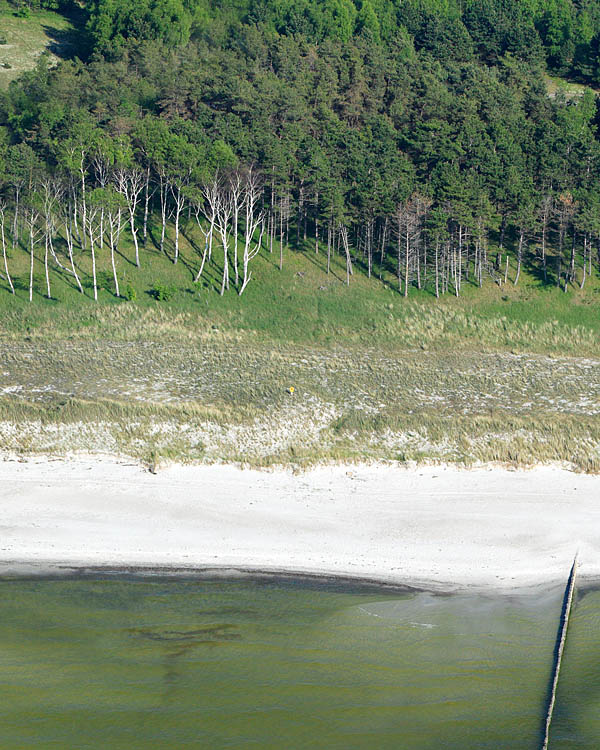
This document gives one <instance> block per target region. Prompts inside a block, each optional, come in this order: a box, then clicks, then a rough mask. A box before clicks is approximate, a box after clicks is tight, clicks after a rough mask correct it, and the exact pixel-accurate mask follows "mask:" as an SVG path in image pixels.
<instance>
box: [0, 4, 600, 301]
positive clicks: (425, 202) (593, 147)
mask: <svg viewBox="0 0 600 750" xmlns="http://www.w3.org/2000/svg"><path fill="white" fill-rule="evenodd" d="M40 7H43V8H54V9H57V10H58V11H59V12H61V13H65V14H69V13H71V14H76V15H77V18H78V19H79V22H80V24H81V35H80V46H79V48H78V49H76V50H73V51H72V54H71V55H70V56H69V59H63V60H61V61H60V62H59V63H58V64H57V65H54V64H51V63H50V61H49V58H48V56H47V55H42V56H41V58H40V60H39V62H38V64H37V66H36V68H35V70H32V71H30V72H26V73H24V74H23V75H21V76H20V78H19V79H17V80H16V81H13V82H12V83H11V84H10V86H9V87H8V89H7V90H6V91H0V242H1V246H2V255H3V258H2V269H1V273H2V277H1V279H0V293H2V294H4V293H9V294H10V293H13V294H14V293H15V288H17V290H18V289H19V288H22V289H23V291H25V292H26V293H27V294H28V297H29V300H32V299H33V297H34V294H36V293H39V291H36V289H37V290H39V286H36V283H35V280H36V279H37V278H38V277H39V278H40V279H43V292H42V294H43V295H44V296H47V297H48V298H52V278H53V274H54V273H55V272H57V271H58V272H60V273H62V274H65V275H67V276H68V277H69V278H71V279H72V282H73V284H74V285H75V286H76V287H77V288H78V289H79V291H80V292H81V293H82V294H86V295H91V296H93V298H94V299H97V298H98V288H99V286H100V285H101V283H106V278H107V275H108V277H109V278H110V285H111V291H112V292H113V293H114V294H115V295H116V296H117V297H125V298H128V299H132V298H133V297H134V296H135V290H134V289H133V288H132V287H131V285H130V284H127V283H123V279H121V278H120V274H119V270H118V263H117V262H116V258H117V256H118V253H119V252H123V248H124V247H125V248H126V252H128V253H130V255H131V261H132V263H134V264H135V265H136V266H137V267H140V266H143V264H144V263H145V262H146V261H145V253H146V251H147V248H148V246H149V243H152V245H153V246H154V247H155V248H156V249H157V250H159V251H160V252H161V253H164V254H165V255H166V256H168V257H169V258H170V260H171V261H172V262H173V263H175V264H176V263H178V262H179V260H180V243H181V242H182V236H183V235H184V234H185V237H186V239H185V242H186V243H187V242H189V243H190V244H191V246H192V247H193V249H194V253H195V261H194V263H193V264H192V265H191V266H190V269H189V271H190V282H191V283H196V284H200V283H201V281H202V278H203V274H206V273H207V269H209V268H212V269H213V272H218V275H219V283H218V285H217V286H216V288H217V290H218V292H219V293H220V294H221V295H223V294H226V293H227V292H228V291H229V292H236V293H237V294H240V295H241V294H242V293H243V292H244V291H245V289H246V288H247V286H248V284H249V283H252V268H253V263H254V262H255V259H256V258H257V256H258V255H259V254H261V253H262V254H265V253H268V254H272V257H274V258H276V262H275V263H274V264H273V265H274V266H278V267H279V268H280V269H281V268H282V267H283V265H284V264H285V262H286V256H287V254H288V253H289V252H301V253H313V254H320V255H321V256H322V257H323V258H325V259H326V261H325V262H326V267H327V271H329V268H330V263H331V259H332V258H334V257H338V258H339V257H341V258H342V259H343V263H344V267H345V281H346V283H347V284H348V285H351V284H352V277H353V276H354V275H355V274H356V273H361V274H365V275H366V276H368V277H369V278H373V283H378V282H379V280H380V279H382V278H385V279H387V280H389V279H392V280H393V285H394V287H395V288H396V289H397V291H398V292H399V293H400V294H401V295H403V296H409V294H410V293H411V290H413V289H422V288H424V287H427V288H428V289H430V290H431V292H432V293H433V294H434V295H435V296H436V297H441V296H442V295H445V294H453V295H456V296H459V295H460V294H461V288H463V287H464V285H465V284H469V285H471V286H472V285H475V286H482V285H483V284H484V283H486V280H487V281H491V283H496V284H498V285H502V284H505V283H507V282H509V279H510V282H511V283H513V284H518V283H519V280H520V278H521V274H522V272H527V273H528V274H530V275H533V276H534V277H536V278H537V279H538V280H539V282H540V283H541V284H544V285H548V286H555V287H559V288H560V289H561V290H564V292H568V291H569V290H571V289H574V288H583V287H584V285H585V284H586V281H587V280H588V279H590V277H593V276H595V275H596V274H597V273H598V270H599V269H600V197H599V196H600V169H599V166H600V143H599V141H598V132H597V131H598V124H599V121H600V118H599V109H598V99H597V95H596V91H595V87H596V86H599V85H600V1H599V0H580V1H579V2H577V1H575V0H550V1H542V0H462V1H461V0H354V1H353V0H300V1H299V0H293V1H292V0H238V1H236V0H231V1H230V2H228V1H227V0H224V1H223V2H220V1H217V2H209V1H208V0H140V2H136V3H131V2H128V0H89V2H86V3H85V4H84V5H77V6H75V5H73V4H71V3H70V2H69V1H68V0H37V2H36V0H31V2H25V1H24V0H11V2H6V0H5V2H4V3H2V4H0V41H3V39H2V33H1V32H2V17H3V14H4V15H6V14H9V13H10V14H17V15H20V16H22V17H24V18H26V17H27V16H28V15H29V14H32V13H33V14H35V13H36V12H37V10H38V9H39V8H40ZM4 41H5V43H6V40H4ZM549 72H550V73H552V74H553V75H556V76H562V77H564V78H567V79H569V80H573V81H578V82H580V83H582V84H584V86H585V88H584V87H581V93H578V94H576V95H568V96H567V95H566V94H565V93H564V92H561V91H560V90H559V91H558V93H556V94H554V95H549V93H548V89H547V82H546V78H547V75H548V73H549ZM25 258H26V259H27V267H28V273H27V277H24V276H19V275H18V274H17V276H18V278H17V279H13V276H15V272H14V270H13V269H14V268H15V267H18V268H21V267H22V266H23V262H24V259H25ZM273 272H275V270H274V271H273ZM102 280H104V281H102ZM154 293H155V295H156V296H157V297H158V298H163V297H164V298H166V297H168V296H169V294H170V290H169V286H168V280H165V283H164V284H160V283H159V284H157V285H156V288H155V289H154Z"/></svg>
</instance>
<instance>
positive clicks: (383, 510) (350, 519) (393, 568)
mask: <svg viewBox="0 0 600 750" xmlns="http://www.w3.org/2000/svg"><path fill="white" fill-rule="evenodd" d="M0 502H1V507H2V520H1V521H0V526H1V528H2V534H1V544H0V571H1V572H2V573H3V574H4V575H12V574H23V573H28V574H30V573H34V574H35V573H43V572H46V571H52V570H54V571H56V570H68V571H72V569H73V568H95V567H102V568H105V569H106V568H108V569H115V570H116V569H122V568H125V569H128V568H142V569H146V568H147V569H149V570H154V569H161V570H165V569H177V570H179V571H182V570H183V571H184V572H185V571H187V570H189V571H199V570H204V571H206V570H215V571H230V572H233V571H235V570H237V571H250V572H258V571H262V572H270V573H290V574H300V575H309V574H310V575H326V576H340V577H347V578H356V579H368V580H371V581H378V582H382V583H390V584H397V585H409V586H416V587H423V588H431V589H434V590H443V591H455V590H462V589H479V588H481V589H496V590H504V591H510V590H514V589H523V588H527V587H532V586H540V585H547V584H551V583H556V582H559V581H566V578H567V576H568V572H569V568H570V565H571V563H572V560H573V557H574V555H575V552H576V551H579V562H580V569H579V572H580V577H581V578H590V579H591V578H595V577H598V576H600V477H598V476H595V475H586V474H576V473H573V472H570V471H567V470H566V469H563V468H561V467H558V466H539V467H536V468H533V469H530V470H510V469H507V468H502V467H497V466H485V467H480V468H474V469H468V470H467V469H461V468H457V467H454V466H431V465H429V466H422V467H419V466H412V467H410V468H404V467H400V466H394V465H387V464H373V465H356V466H352V465H335V466H321V467H318V468H314V469H311V470H308V471H305V472H301V473H297V472H293V471H291V470H284V469H278V470H272V471H258V470H251V469H242V468H238V467H235V466H232V465H196V466H182V465H174V466H170V467H166V468H164V469H162V470H160V471H159V472H158V473H156V474H153V473H150V472H148V471H147V470H145V469H144V468H143V467H142V466H140V465H137V464H133V463H127V462H125V461H122V460H121V461H119V460H116V459H112V458H102V457H97V456H79V457H74V458H68V459H51V458H30V459H28V460H24V459H16V458H14V459H5V460H3V461H0Z"/></svg>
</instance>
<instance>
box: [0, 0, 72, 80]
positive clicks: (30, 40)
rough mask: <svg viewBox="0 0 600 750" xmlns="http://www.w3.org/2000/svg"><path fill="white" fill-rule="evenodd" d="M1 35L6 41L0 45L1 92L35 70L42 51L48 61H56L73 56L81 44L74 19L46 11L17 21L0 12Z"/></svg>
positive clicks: (6, 13) (11, 15)
mask: <svg viewBox="0 0 600 750" xmlns="http://www.w3.org/2000/svg"><path fill="white" fill-rule="evenodd" d="M0 36H1V37H3V38H4V39H5V40H6V42H7V43H6V44H0V89H5V88H7V86H8V84H9V83H10V82H11V81H13V80H15V78H17V77H18V76H19V75H21V73H23V72H25V71H26V70H31V69H32V68H34V67H35V65H36V63H37V61H38V58H39V56H40V55H41V54H42V53H43V52H47V53H48V54H49V56H50V61H51V62H52V61H56V60H57V59H58V58H59V57H69V56H70V55H71V54H74V53H75V52H76V50H77V48H78V44H79V42H80V32H79V31H78V30H77V28H76V26H75V24H74V22H73V20H71V19H69V18H67V17H65V16H63V15H61V14H59V13H54V12H52V11H47V10H43V11H36V12H35V13H32V14H31V15H30V17H29V18H19V17H17V16H16V15H15V14H14V13H13V12H11V11H10V10H7V9H6V8H5V10H4V11H2V10H0ZM5 66H9V67H5Z"/></svg>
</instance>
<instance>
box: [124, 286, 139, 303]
mask: <svg viewBox="0 0 600 750" xmlns="http://www.w3.org/2000/svg"><path fill="white" fill-rule="evenodd" d="M123 297H125V299H126V300H129V302H135V301H136V299H137V292H136V290H135V287H134V286H133V284H130V283H129V282H127V284H125V289H123Z"/></svg>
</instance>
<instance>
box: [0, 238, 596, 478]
mask: <svg viewBox="0 0 600 750" xmlns="http://www.w3.org/2000/svg"><path fill="white" fill-rule="evenodd" d="M190 239H193V237H190ZM170 252H171V245H170V244H169V253H170ZM181 253H182V255H181V260H180V262H179V263H178V264H177V265H174V264H173V263H172V261H171V260H170V259H169V257H167V256H165V255H161V254H160V253H159V252H158V250H157V249H156V248H155V247H154V245H150V246H149V248H148V249H147V250H146V251H145V252H143V253H142V256H141V257H142V268H141V269H137V268H135V266H134V265H133V264H132V262H131V259H132V257H133V253H132V249H131V246H130V245H129V244H128V243H127V241H126V238H124V241H123V243H122V246H121V247H120V255H119V257H118V268H119V275H120V279H121V283H122V285H123V286H124V285H125V284H126V283H129V284H130V285H131V286H132V287H134V288H135V290H136V293H137V299H136V300H135V301H133V302H132V301H126V300H123V299H118V298H116V297H115V295H114V292H113V291H112V281H111V277H110V274H109V273H108V270H109V259H108V255H107V252H106V249H105V250H104V251H103V252H102V253H100V256H99V267H100V271H101V274H100V276H101V277H102V289H101V291H100V294H99V302H98V303H95V302H94V301H93V299H92V296H91V290H90V289H89V287H88V286H86V293H85V295H84V296H82V295H80V294H79V292H78V291H77V289H76V288H75V287H74V285H73V283H72V281H71V280H70V279H69V277H68V276H67V275H65V274H64V273H63V272H60V273H59V271H58V270H57V269H56V268H53V270H52V294H53V298H52V299H51V300H48V299H46V298H45V297H44V296H43V295H44V279H43V266H42V264H41V259H40V258H39V257H37V258H36V293H35V295H34V300H33V302H32V303H31V304H30V303H29V301H28V299H27V290H26V286H27V284H26V281H27V268H28V256H27V254H26V253H25V252H24V251H23V250H22V249H17V250H16V251H15V252H14V253H13V254H12V257H11V258H10V268H11V270H12V271H13V274H14V276H15V277H16V278H17V279H18V280H19V281H20V283H19V287H20V288H19V289H18V290H17V295H16V297H13V296H12V295H10V294H9V292H8V289H7V285H6V281H2V280H0V363H1V364H0V444H1V445H2V446H3V447H4V450H6V451H10V452H15V453H18V454H27V453H59V454H60V453H69V452H71V451H88V452H109V453H118V454H123V455H128V456H132V457H134V458H137V459H141V460H143V461H145V462H147V463H148V464H149V465H154V464H156V463H157V462H160V460H161V459H162V458H170V459H175V458H176V459H178V460H184V461H198V460H203V461H221V460H227V461H235V462H239V463H243V464H250V465H254V466H268V465H273V464H287V465H290V464H293V465H298V466H306V465H309V464H311V463H314V462H315V461H331V460H333V461H337V460H345V461H358V460H390V461H401V462H407V461H422V460H433V461H449V462H458V463H462V464H467V465H471V464H473V463H477V462H482V461H501V462H504V463H510V464H513V465H524V464H532V463H535V462H538V461H566V462H568V463H569V465H571V466H573V467H574V468H577V469H580V470H586V471H597V470H599V469H600V361H598V360H600V345H599V343H598V342H599V341H600V337H599V333H600V330H599V329H600V319H599V318H600V316H599V315H598V300H599V299H600V298H599V296H598V290H599V289H600V286H599V284H598V279H597V278H596V277H594V278H592V279H590V280H589V281H588V283H587V284H586V287H585V289H584V290H583V291H582V290H580V289H579V288H573V289H571V290H570V291H569V292H568V293H567V294H565V293H564V292H563V291H562V290H557V289H556V288H555V287H553V286H549V287H544V286H543V285H541V284H540V282H539V280H537V279H536V277H534V276H533V275H528V274H527V273H525V274H524V275H522V280H521V283H520V284H519V286H518V287H514V285H513V284H512V283H509V284H507V285H505V286H502V287H498V286H496V285H495V284H493V283H492V282H491V281H489V282H486V284H485V286H484V288H483V289H478V288H476V287H475V286H471V285H469V284H466V285H465V286H464V294H463V295H462V296H461V297H460V298H456V297H453V296H451V295H448V296H447V297H445V298H443V299H441V300H439V301H436V300H435V299H434V297H433V296H432V294H431V291H421V292H418V291H417V290H411V293H410V296H409V299H408V300H405V299H404V298H403V297H402V296H400V295H399V294H398V292H397V291H395V288H394V283H393V282H394V280H393V278H392V277H390V276H384V279H383V281H382V282H381V281H379V280H378V279H371V280H369V279H367V278H366V277H365V276H364V275H363V274H362V273H359V272H358V271H357V273H356V274H355V276H354V277H353V278H352V279H351V283H350V287H347V286H346V284H345V283H344V282H345V280H344V267H343V263H342V260H341V259H340V258H336V259H334V263H333V265H332V273H331V274H330V275H327V273H326V269H325V258H324V257H323V256H322V255H319V256H315V255H314V252H311V251H308V250H307V251H306V252H304V253H298V252H294V251H291V250H288V251H286V254H285V260H284V269H283V271H281V272H280V271H279V270H278V268H277V261H278V255H277V254H274V255H273V256H271V255H269V253H267V252H264V253H263V255H262V257H261V258H259V259H257V262H256V263H255V264H254V266H253V278H252V281H251V282H250V285H249V286H248V288H247V290H246V292H245V293H244V295H243V296H242V297H241V298H240V297H239V296H238V295H237V294H236V293H235V291H234V290H230V291H229V292H228V293H226V294H225V295H224V296H223V297H221V296H220V295H219V294H218V287H219V282H220V268H219V266H218V263H217V264H215V265H211V266H210V267H209V268H208V271H207V274H206V276H205V278H204V281H203V284H202V285H201V286H200V289H199V290H198V289H197V288H196V287H194V285H193V283H192V281H193V277H194V274H195V271H196V269H197V266H198V260H199V257H198V254H197V253H196V252H195V251H194V249H193V246H192V245H191V244H190V243H189V242H187V241H186V240H184V241H183V242H182V248H181ZM88 261H89V259H88V258H87V255H85V254H83V255H82V254H79V256H78V258H77V263H78V265H79V268H80V271H81V273H82V274H84V275H85V274H88V273H89V265H88ZM157 283H162V284H165V285H168V286H172V287H174V288H175V289H176V291H175V294H174V296H173V297H172V298H171V299H170V300H168V301H159V300H157V299H156V298H155V296H153V295H152V294H151V292H152V290H153V289H155V288H156V285H157ZM290 385H294V386H295V388H296V391H295V393H294V395H293V396H290V394H289V393H288V390H287V389H288V387H289V386H290Z"/></svg>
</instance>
